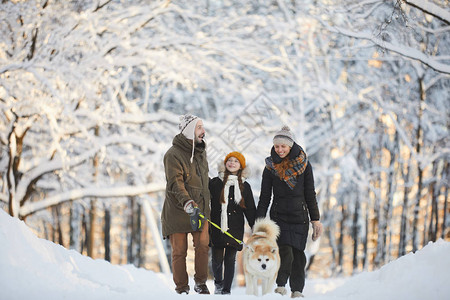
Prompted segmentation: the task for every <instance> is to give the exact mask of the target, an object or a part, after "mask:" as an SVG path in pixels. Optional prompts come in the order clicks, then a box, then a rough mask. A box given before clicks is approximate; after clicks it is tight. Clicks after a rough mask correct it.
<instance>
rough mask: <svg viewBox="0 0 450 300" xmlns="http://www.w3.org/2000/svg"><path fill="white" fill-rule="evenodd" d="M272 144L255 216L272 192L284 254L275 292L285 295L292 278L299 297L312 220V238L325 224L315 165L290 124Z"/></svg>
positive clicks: (263, 212)
mask: <svg viewBox="0 0 450 300" xmlns="http://www.w3.org/2000/svg"><path fill="white" fill-rule="evenodd" d="M273 144H274V146H273V147H272V150H271V154H270V156H269V157H267V158H266V161H265V162H266V167H265V168H264V171H263V175H262V183H261V194H260V197H259V202H258V209H257V213H256V216H257V218H259V217H265V216H266V214H267V210H268V208H269V205H270V202H271V198H272V194H273V201H272V202H273V203H272V206H271V208H270V218H271V219H272V220H274V221H275V222H276V223H277V224H278V226H280V236H279V237H278V240H277V243H278V246H279V248H280V258H281V265H280V269H279V271H278V277H277V281H276V282H277V286H278V287H277V288H276V289H275V292H276V293H279V294H282V295H285V294H286V293H287V291H286V288H285V287H284V286H285V285H286V283H287V280H288V279H289V285H290V288H291V297H292V298H298V297H303V294H302V292H303V288H304V286H305V265H306V256H305V252H304V250H305V246H306V240H307V236H308V229H309V221H310V220H311V223H312V225H313V240H316V239H317V238H319V236H320V234H321V233H322V224H321V223H320V221H319V219H320V214H319V208H318V206H317V201H316V192H315V188H314V177H313V172H312V167H311V164H310V163H309V161H308V159H307V157H306V153H305V152H304V151H303V149H302V148H301V147H300V146H299V145H297V144H296V143H295V142H294V138H293V134H292V133H291V131H290V129H289V127H287V126H284V127H283V128H282V129H281V130H280V131H279V132H277V133H276V135H275V137H274V138H273Z"/></svg>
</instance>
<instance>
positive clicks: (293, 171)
mask: <svg viewBox="0 0 450 300" xmlns="http://www.w3.org/2000/svg"><path fill="white" fill-rule="evenodd" d="M295 146H297V147H298V149H297V147H295ZM296 152H298V154H297V153H296ZM273 153H274V151H273V152H272V156H269V157H267V158H266V168H267V169H269V170H270V172H272V174H274V175H275V176H277V177H278V178H281V179H282V180H283V181H284V182H286V184H287V185H288V186H289V188H290V189H291V190H293V189H294V187H295V185H296V184H297V179H298V176H300V175H301V174H303V172H305V169H306V166H307V165H308V158H307V157H306V153H305V151H303V149H302V148H301V147H300V146H298V145H297V144H294V146H293V147H292V149H291V153H289V158H288V159H289V163H288V168H287V170H286V171H285V172H284V174H283V176H280V174H278V171H277V170H276V169H275V167H274V159H275V161H280V157H279V156H278V154H276V153H275V155H276V157H273ZM292 154H293V155H292ZM291 156H294V157H292V158H291Z"/></svg>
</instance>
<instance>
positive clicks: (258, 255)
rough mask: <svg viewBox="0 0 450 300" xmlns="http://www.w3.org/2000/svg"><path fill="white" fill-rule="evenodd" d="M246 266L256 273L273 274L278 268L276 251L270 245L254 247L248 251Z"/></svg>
mask: <svg viewBox="0 0 450 300" xmlns="http://www.w3.org/2000/svg"><path fill="white" fill-rule="evenodd" d="M248 253H249V259H248V264H249V267H251V268H252V269H253V270H255V271H258V272H262V273H264V272H273V269H277V268H278V261H277V260H278V249H277V248H276V247H272V246H270V245H255V246H253V247H249V249H248Z"/></svg>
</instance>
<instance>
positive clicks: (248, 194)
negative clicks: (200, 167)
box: [209, 177, 256, 251]
mask: <svg viewBox="0 0 450 300" xmlns="http://www.w3.org/2000/svg"><path fill="white" fill-rule="evenodd" d="M222 188H223V181H222V180H221V179H220V178H219V177H214V178H213V179H211V180H210V182H209V190H210V192H211V221H212V222H214V223H216V224H217V225H219V226H221V224H220V222H221V221H220V216H221V212H222V204H221V203H220V194H221V192H222ZM235 188H239V187H235V186H230V191H229V194H228V206H227V212H228V227H229V230H228V232H229V233H230V234H231V235H232V236H234V237H235V238H237V239H238V240H241V241H242V238H243V237H244V215H245V218H246V219H247V222H248V224H249V225H250V227H253V224H254V223H255V215H256V206H255V200H254V199H253V192H252V189H251V187H250V184H248V183H247V182H244V191H243V193H242V197H243V198H244V203H245V207H246V208H245V209H243V208H242V207H240V206H239V205H238V204H236V203H235V202H234V189H235ZM210 245H211V246H215V247H228V246H230V247H234V248H236V249H237V250H238V251H240V250H242V245H239V244H238V243H237V242H236V241H235V240H233V239H232V238H230V237H229V236H227V235H225V234H224V233H222V231H220V230H219V229H217V228H215V227H214V226H210Z"/></svg>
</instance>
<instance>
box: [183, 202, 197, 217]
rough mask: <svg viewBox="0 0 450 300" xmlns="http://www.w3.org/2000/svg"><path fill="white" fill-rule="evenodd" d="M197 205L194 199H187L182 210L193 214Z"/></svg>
mask: <svg viewBox="0 0 450 300" xmlns="http://www.w3.org/2000/svg"><path fill="white" fill-rule="evenodd" d="M196 207H198V205H197V203H195V201H194V200H188V201H186V203H185V204H184V207H183V208H184V211H185V212H186V213H187V214H188V215H190V216H193V215H195V208H196Z"/></svg>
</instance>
